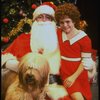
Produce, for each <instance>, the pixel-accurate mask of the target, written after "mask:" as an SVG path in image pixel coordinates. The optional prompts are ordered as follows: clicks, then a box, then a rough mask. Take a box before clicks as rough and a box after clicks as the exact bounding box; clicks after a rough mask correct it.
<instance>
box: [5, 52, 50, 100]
mask: <svg viewBox="0 0 100 100" xmlns="http://www.w3.org/2000/svg"><path fill="white" fill-rule="evenodd" d="M48 74H49V64H48V62H47V60H46V59H45V58H44V57H43V56H42V55H40V54H34V55H33V54H32V53H29V54H27V55H25V56H24V57H23V58H22V60H21V61H20V63H19V74H18V75H17V77H16V79H15V81H14V82H13V83H12V84H11V85H10V86H9V87H8V90H7V92H6V97H5V100H44V98H45V89H44V87H45V85H46V83H47V81H48ZM9 81H10V80H9Z"/></svg>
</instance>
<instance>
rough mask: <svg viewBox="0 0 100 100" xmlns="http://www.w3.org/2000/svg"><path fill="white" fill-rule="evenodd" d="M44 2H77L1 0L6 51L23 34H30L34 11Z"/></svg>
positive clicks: (72, 0) (2, 32) (68, 0)
mask: <svg viewBox="0 0 100 100" xmlns="http://www.w3.org/2000/svg"><path fill="white" fill-rule="evenodd" d="M43 2H52V3H54V4H55V5H59V4H61V3H65V2H72V3H75V0H1V4H2V7H1V43H2V50H3V49H5V48H6V47H7V46H8V45H9V44H10V43H11V42H12V41H13V40H14V39H15V38H16V37H17V36H19V35H20V34H21V33H24V32H26V33H28V32H29V31H30V29H31V24H32V13H33V11H34V9H35V8H36V7H37V6H39V5H40V4H42V3H43Z"/></svg>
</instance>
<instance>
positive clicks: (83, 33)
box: [62, 30, 87, 45]
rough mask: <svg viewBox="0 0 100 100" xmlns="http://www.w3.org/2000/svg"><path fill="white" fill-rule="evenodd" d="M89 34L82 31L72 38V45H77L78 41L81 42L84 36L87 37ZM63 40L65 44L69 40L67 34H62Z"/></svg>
mask: <svg viewBox="0 0 100 100" xmlns="http://www.w3.org/2000/svg"><path fill="white" fill-rule="evenodd" d="M86 35H87V34H86V33H85V32H84V31H81V30H80V32H79V33H78V34H77V35H76V36H74V37H73V38H71V39H70V40H69V41H70V44H71V45H72V44H73V43H75V42H76V41H78V40H80V39H81V38H83V37H84V36H86ZM62 40H63V42H64V41H66V40H68V38H67V35H66V33H65V32H62Z"/></svg>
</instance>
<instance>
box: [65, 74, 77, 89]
mask: <svg viewBox="0 0 100 100" xmlns="http://www.w3.org/2000/svg"><path fill="white" fill-rule="evenodd" d="M75 80H76V79H75V77H74V76H73V75H71V76H69V77H68V78H66V79H65V80H64V86H65V87H66V88H68V87H71V86H72V85H73V83H74V82H75Z"/></svg>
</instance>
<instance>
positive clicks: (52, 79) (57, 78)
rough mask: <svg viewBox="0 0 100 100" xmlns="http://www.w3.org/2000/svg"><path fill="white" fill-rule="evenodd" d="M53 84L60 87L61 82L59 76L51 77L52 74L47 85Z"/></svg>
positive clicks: (51, 75)
mask: <svg viewBox="0 0 100 100" xmlns="http://www.w3.org/2000/svg"><path fill="white" fill-rule="evenodd" d="M53 83H57V84H59V85H62V80H61V77H60V75H53V74H50V75H49V84H53Z"/></svg>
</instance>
